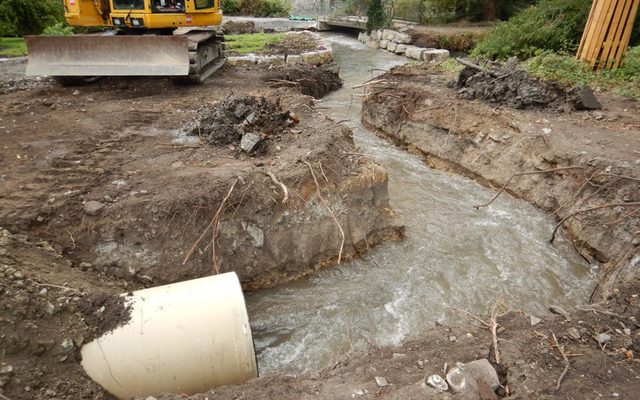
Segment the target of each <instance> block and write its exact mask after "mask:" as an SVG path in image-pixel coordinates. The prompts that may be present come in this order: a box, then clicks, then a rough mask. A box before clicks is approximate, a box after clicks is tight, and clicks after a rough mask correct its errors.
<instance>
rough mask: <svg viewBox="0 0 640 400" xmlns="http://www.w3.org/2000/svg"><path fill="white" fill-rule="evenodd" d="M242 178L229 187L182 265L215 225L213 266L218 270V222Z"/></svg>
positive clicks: (183, 263)
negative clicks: (216, 255)
mask: <svg viewBox="0 0 640 400" xmlns="http://www.w3.org/2000/svg"><path fill="white" fill-rule="evenodd" d="M239 180H240V178H236V180H235V181H233V183H232V184H231V187H230V188H229V192H228V193H227V195H226V196H225V197H224V198H223V199H222V202H221V203H220V207H218V211H216V213H215V215H214V216H213V218H212V219H211V222H209V225H207V227H206V228H205V230H204V231H203V232H202V233H201V234H200V237H198V240H196V241H195V242H194V243H193V245H192V246H191V248H190V249H189V251H188V252H187V255H186V256H185V258H184V260H183V261H182V265H185V264H186V263H187V261H189V258H190V257H191V255H192V254H193V252H194V251H195V249H196V247H197V246H198V244H200V242H201V241H202V239H204V237H205V235H206V234H207V232H209V229H211V228H212V227H214V229H213V236H212V244H213V267H214V269H215V270H216V273H217V272H218V262H217V260H216V258H215V252H216V250H215V248H216V246H215V240H216V234H217V230H218V222H219V219H220V216H221V214H222V210H223V209H224V205H225V203H226V202H227V200H228V199H229V197H231V193H232V192H233V189H234V188H235V187H236V183H238V181H239Z"/></svg>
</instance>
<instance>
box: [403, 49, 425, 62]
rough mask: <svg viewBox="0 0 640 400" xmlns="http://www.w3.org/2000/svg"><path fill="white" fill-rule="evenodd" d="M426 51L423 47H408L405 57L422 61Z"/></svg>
mask: <svg viewBox="0 0 640 400" xmlns="http://www.w3.org/2000/svg"><path fill="white" fill-rule="evenodd" d="M425 51H426V49H424V48H422V47H417V46H407V49H406V50H405V52H404V55H405V56H407V57H409V58H413V59H414V60H420V61H422V55H423V54H424V52H425Z"/></svg>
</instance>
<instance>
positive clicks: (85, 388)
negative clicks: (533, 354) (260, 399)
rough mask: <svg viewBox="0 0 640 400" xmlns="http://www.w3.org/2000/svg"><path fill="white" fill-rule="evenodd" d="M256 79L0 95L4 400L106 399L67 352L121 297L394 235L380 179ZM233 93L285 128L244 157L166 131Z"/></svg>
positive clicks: (284, 274)
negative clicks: (271, 108) (272, 110)
mask: <svg viewBox="0 0 640 400" xmlns="http://www.w3.org/2000/svg"><path fill="white" fill-rule="evenodd" d="M314 71H315V72H314ZM317 71H318V69H317V68H310V69H309V72H308V73H307V78H309V79H312V80H313V79H314V77H318V78H319V77H321V76H322V75H320V73H318V72H317ZM267 72H269V73H271V72H273V71H267V70H266V69H262V68H259V67H254V68H233V67H228V68H225V69H223V70H222V71H221V72H220V73H218V74H217V75H216V76H215V77H213V78H212V79H210V80H208V81H207V82H206V83H205V84H203V85H199V86H178V85H176V84H174V83H173V82H171V81H169V80H166V79H160V78H159V79H153V78H120V79H116V78H111V79H103V80H101V81H99V82H97V83H95V84H93V85H89V86H83V87H77V88H65V87H61V86H58V85H57V84H55V83H53V82H49V83H48V84H47V85H45V86H42V87H40V86H38V87H36V88H33V89H28V90H18V91H11V92H9V93H5V94H3V95H2V101H0V132H2V138H3V140H2V146H0V164H1V165H2V166H3V167H2V171H1V174H0V203H1V204H2V207H0V227H2V230H1V231H0V233H1V234H2V237H1V240H2V242H1V243H0V293H1V296H0V321H1V323H0V363H1V364H0V393H1V394H3V396H6V397H9V398H10V399H12V400H16V399H54V398H58V399H106V398H109V396H108V395H107V394H106V393H105V392H103V391H102V390H101V389H100V388H99V387H97V386H96V385H95V384H94V383H93V382H91V380H89V379H88V378H87V377H86V376H85V375H84V374H83V372H82V370H81V368H80V366H79V364H78V361H79V352H78V349H79V347H80V346H81V345H82V343H84V342H86V341H88V340H91V339H92V338H94V337H95V336H98V335H100V334H102V333H104V332H107V331H109V330H111V329H113V328H114V327H116V326H118V324H122V323H124V322H126V320H127V318H128V314H127V310H126V299H123V298H122V297H119V296H118V295H119V294H121V293H128V292H130V291H132V290H136V289H140V288H144V287H149V286H157V285H159V284H162V283H167V282H175V281H180V280H185V279H190V278H196V277H201V276H207V275H210V274H212V273H217V272H226V271H230V270H233V271H235V272H236V273H237V274H238V275H239V277H240V279H241V281H242V283H243V285H244V287H245V288H257V287H262V286H265V285H271V284H274V283H276V282H280V281H286V280H291V279H295V278H297V277H299V276H302V275H306V274H309V273H312V272H314V271H316V270H317V269H318V268H321V267H324V266H328V265H333V264H335V263H336V261H337V260H338V258H339V257H340V258H341V259H342V260H345V259H348V258H350V257H353V256H355V255H357V254H361V253H363V252H365V251H366V250H367V249H368V248H370V247H371V246H374V245H376V244H377V243H379V242H381V241H383V240H387V239H392V238H400V237H401V235H402V230H401V229H400V228H398V227H395V226H393V218H392V211H391V209H390V208H389V206H388V195H387V174H386V171H385V170H384V169H383V168H382V167H380V166H378V165H376V164H374V163H373V162H371V161H369V160H367V159H366V158H364V157H362V156H361V155H360V154H359V153H358V151H357V150H356V149H355V147H354V144H353V141H352V138H351V132H350V131H349V130H347V129H346V128H343V127H341V126H340V125H338V124H336V123H334V122H332V121H331V120H329V119H328V118H326V117H325V116H323V115H322V114H321V113H319V112H318V111H316V110H315V109H314V107H313V106H314V102H315V100H314V98H312V97H310V96H306V95H303V94H302V93H300V91H299V87H298V86H296V87H286V88H271V87H269V85H268V83H267V82H266V77H267ZM316 82H317V84H318V85H319V86H321V83H320V81H319V79H316ZM319 92H321V91H319ZM236 95H237V96H250V97H251V98H256V99H264V102H265V104H278V107H279V109H281V110H282V113H283V115H286V116H287V119H286V121H284V122H285V123H284V124H282V125H280V127H279V130H278V133H277V134H272V135H270V134H269V133H270V132H266V129H263V128H265V126H258V127H257V128H256V129H258V131H259V132H260V133H261V134H264V138H263V140H264V143H263V145H262V147H261V150H260V151H259V152H255V153H247V152H244V151H238V149H237V148H236V146H235V144H234V143H229V144H227V143H214V144H213V145H210V144H207V143H206V142H205V141H204V140H201V139H203V138H200V137H198V136H197V135H196V136H192V135H187V134H186V133H185V132H183V131H181V128H183V127H184V126H186V125H187V124H190V123H191V122H193V121H194V120H195V119H196V118H197V116H198V115H199V112H200V113H201V112H202V110H203V109H204V110H206V109H215V108H216V107H218V106H219V105H220V104H221V103H223V102H224V100H225V99H228V98H229V97H230V96H236ZM281 122H283V121H281ZM258 131H257V132H258ZM312 171H313V173H314V174H315V177H316V179H314V177H313V176H312V173H311V172H312ZM269 174H271V175H273V176H274V177H275V178H276V179H277V180H278V182H280V183H282V184H284V185H285V186H286V188H287V194H286V195H285V193H284V191H283V189H282V187H281V185H280V184H279V183H277V182H275V181H274V180H273V179H272V178H271V177H270V175H269ZM316 180H318V182H317V183H316ZM232 187H234V190H233V191H231V190H230V188H232ZM318 191H321V192H322V197H323V199H324V200H326V202H327V204H328V205H329V206H330V208H331V210H329V207H326V206H325V203H324V200H323V201H320V200H319V196H317V193H318ZM227 194H228V195H229V198H228V201H227V202H226V203H225V207H223V208H222V214H221V216H220V218H219V224H217V225H216V226H215V227H214V229H213V230H207V227H208V225H209V224H210V221H211V220H212V218H214V216H215V215H216V211H217V210H218V207H220V205H221V203H222V199H223V197H225V196H226V195H227ZM285 198H287V199H286V201H285ZM332 213H335V215H336V218H337V221H338V223H339V224H340V227H338V226H337V224H336V222H335V220H334V216H333V215H332ZM341 231H344V236H342V235H341ZM201 236H202V237H203V238H204V240H202V241H200V242H198V239H199V238H200V237H201ZM212 248H213V249H215V256H214V254H213V253H214V252H212ZM214 257H215V258H214Z"/></svg>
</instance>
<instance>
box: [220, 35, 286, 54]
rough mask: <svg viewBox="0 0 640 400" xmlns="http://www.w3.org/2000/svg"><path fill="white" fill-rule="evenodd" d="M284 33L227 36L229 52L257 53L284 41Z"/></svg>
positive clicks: (226, 42)
mask: <svg viewBox="0 0 640 400" xmlns="http://www.w3.org/2000/svg"><path fill="white" fill-rule="evenodd" d="M284 36H285V34H284V33H251V34H242V35H225V44H226V48H227V51H229V52H233V53H237V54H248V53H255V52H258V51H260V50H263V49H264V48H265V47H267V46H268V45H270V44H274V43H280V42H282V41H283V40H284Z"/></svg>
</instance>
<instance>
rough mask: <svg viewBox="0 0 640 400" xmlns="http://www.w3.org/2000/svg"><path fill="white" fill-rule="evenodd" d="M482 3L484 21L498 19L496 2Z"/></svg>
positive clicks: (484, 1) (493, 0) (490, 0)
mask: <svg viewBox="0 0 640 400" xmlns="http://www.w3.org/2000/svg"><path fill="white" fill-rule="evenodd" d="M483 3H484V15H483V19H484V20H485V21H492V20H494V19H496V18H497V17H498V4H497V0H483Z"/></svg>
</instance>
